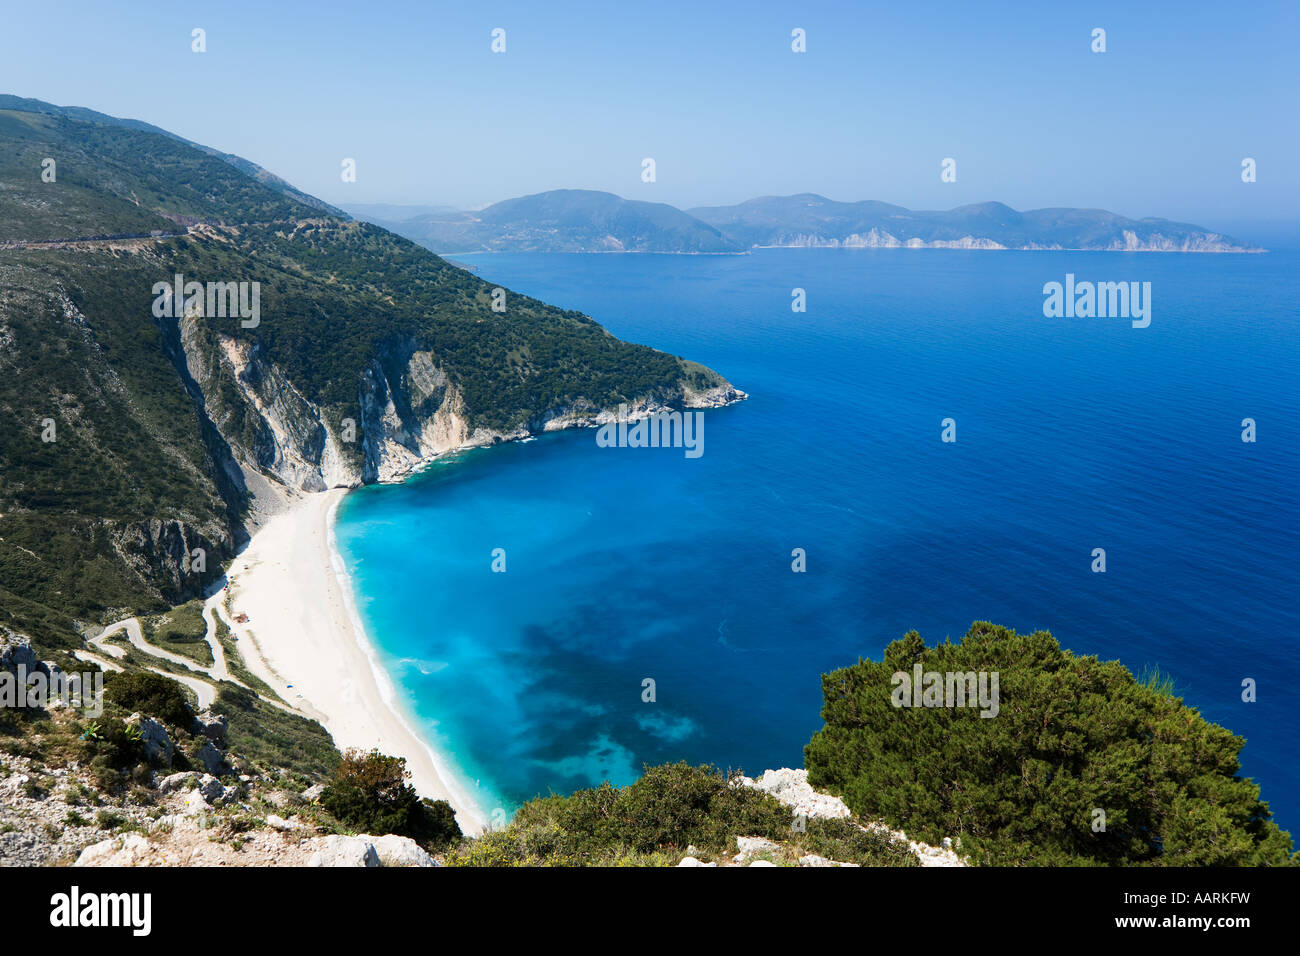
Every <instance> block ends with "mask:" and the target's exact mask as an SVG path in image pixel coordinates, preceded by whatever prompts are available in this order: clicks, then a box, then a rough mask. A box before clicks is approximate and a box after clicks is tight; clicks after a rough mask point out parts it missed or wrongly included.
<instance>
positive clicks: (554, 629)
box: [335, 249, 1300, 833]
mask: <svg viewBox="0 0 1300 956" xmlns="http://www.w3.org/2000/svg"><path fill="white" fill-rule="evenodd" d="M459 259H460V261H464V262H466V263H468V264H469V265H472V266H473V267H474V268H475V269H476V271H477V273H478V274H479V275H480V276H481V277H483V278H484V279H486V280H488V281H490V282H492V283H494V284H500V285H502V286H504V287H506V288H509V289H511V290H514V291H516V292H519V293H524V294H527V295H531V296H534V297H536V298H538V299H541V300H543V301H546V302H548V303H552V304H554V305H557V306H561V307H564V308H569V309H578V310H581V311H583V312H585V313H587V314H588V315H591V316H592V317H594V318H595V319H596V320H597V321H599V322H600V323H602V324H603V325H604V326H605V327H606V328H607V329H609V330H610V331H611V332H612V333H613V334H615V335H617V336H618V337H620V338H622V339H625V340H628V341H632V342H638V343H642V344H645V345H650V346H653V347H654V348H657V349H661V350H664V351H667V352H670V353H673V354H677V355H681V356H685V357H687V358H690V359H694V360H696V361H699V362H702V363H704V364H706V365H708V366H710V367H711V368H714V369H716V370H717V371H718V372H720V373H721V374H722V375H724V376H726V377H727V378H728V379H729V380H730V381H731V382H733V383H734V384H735V385H736V386H737V387H738V388H740V389H743V390H744V391H746V392H747V393H749V396H750V397H749V399H748V400H747V401H744V402H741V403H738V404H735V405H732V406H729V407H726V408H720V409H715V410H709V411H706V412H704V413H703V419H702V421H703V425H702V428H703V431H702V436H703V443H702V445H701V446H700V447H701V448H702V454H699V455H698V456H696V457H692V456H688V455H687V454H686V453H685V450H684V449H682V448H671V447H670V448H638V447H601V445H600V444H598V442H597V440H596V438H597V432H596V430H595V429H576V430H571V431H566V432H558V433H552V434H547V435H543V436H540V437H538V438H536V439H535V440H529V441H525V442H515V443H509V444H503V445H498V446H495V447H491V448H485V449H477V450H472V451H467V452H462V453H459V454H456V455H452V456H448V457H446V458H444V459H440V460H438V461H436V462H434V463H432V464H431V465H430V466H429V467H428V468H426V469H425V470H424V471H422V472H421V473H419V474H418V475H416V476H414V477H412V478H410V479H409V480H407V481H406V482H405V483H403V484H400V485H391V486H371V487H365V488H362V489H359V490H357V491H355V492H354V493H352V494H350V495H348V496H347V497H346V499H345V500H344V502H343V504H342V506H341V507H340V508H339V509H338V512H337V518H336V521H337V524H336V528H335V531H336V538H337V542H338V547H339V551H340V554H341V556H342V558H343V560H344V563H345V565H346V567H347V569H348V571H349V574H350V577H351V581H352V586H353V588H354V590H355V594H356V599H357V604H358V610H359V613H360V615H361V618H362V620H363V622H364V625H365V627H366V629H367V631H368V633H369V636H370V639H371V641H372V642H373V643H374V644H375V645H376V648H377V650H378V653H379V656H380V658H381V661H382V664H383V666H384V667H386V668H387V669H388V671H389V673H390V675H391V676H392V678H393V680H394V683H395V684H396V686H397V687H398V691H399V695H400V696H401V698H402V700H401V703H402V705H403V706H404V707H405V708H406V709H407V711H408V713H409V715H410V717H411V718H413V720H414V721H415V724H416V726H417V727H418V728H419V729H420V730H421V731H422V732H423V733H424V734H425V735H426V737H427V739H428V741H429V742H430V743H431V745H432V746H434V747H435V748H436V749H437V750H439V751H440V752H441V753H442V754H443V755H445V756H446V758H447V760H448V762H449V763H450V764H451V765H452V766H453V767H454V768H455V772H456V773H457V774H459V775H460V777H461V778H462V782H463V784H464V786H465V787H466V789H467V790H468V791H469V792H470V793H471V794H472V795H474V798H475V799H476V801H477V802H478V804H479V807H480V808H481V809H482V810H483V811H484V813H485V814H491V815H493V817H494V818H495V819H497V820H501V819H504V818H506V817H508V816H509V814H510V813H511V812H512V811H513V810H514V809H515V808H516V807H517V806H518V805H519V804H520V803H521V802H523V801H525V800H528V799H530V798H532V797H534V796H536V795H538V794H543V795H544V794H548V793H552V792H554V793H568V792H571V791H573V790H575V789H578V788H582V787H590V786H595V785H598V784H599V783H600V782H601V781H604V780H608V781H610V782H611V783H613V784H615V785H622V784H627V783H629V782H631V781H632V780H634V779H635V778H636V777H637V776H639V774H640V772H641V770H642V767H643V766H644V765H653V764H659V763H663V762H667V761H677V760H687V761H690V762H692V763H709V764H713V765H715V766H717V767H719V768H722V769H739V770H742V771H744V772H745V773H747V774H750V775H754V774H757V773H761V772H762V771H763V770H765V769H767V768H776V767H786V766H791V767H798V766H802V765H803V747H804V745H805V744H806V743H807V742H808V739H809V737H810V736H811V735H812V734H813V733H814V732H815V731H816V730H818V729H819V727H820V726H821V724H822V721H821V718H820V706H821V675H822V674H824V673H826V672H828V671H830V670H832V669H834V668H837V667H843V666H846V665H849V664H853V663H855V662H856V661H858V660H859V658H873V659H877V660H878V659H880V655H881V652H882V650H883V649H884V647H885V646H886V645H887V644H889V643H890V642H891V641H893V640H897V639H898V638H900V637H902V636H903V635H904V634H905V633H906V632H908V631H909V630H913V629H915V630H917V631H919V632H920V634H921V636H922V637H923V638H924V639H925V641H926V642H927V643H928V644H933V643H935V642H938V641H942V640H944V639H945V638H949V637H951V638H952V639H953V640H954V641H955V640H958V639H960V637H961V636H962V635H963V634H964V633H965V632H966V631H967V629H968V628H969V626H970V625H971V623H972V622H974V621H985V620H987V621H993V622H995V623H998V624H1002V625H1005V626H1007V627H1011V628H1014V629H1016V630H1018V631H1027V630H1035V629H1045V630H1049V631H1051V633H1052V634H1053V635H1054V636H1055V637H1056V638H1057V640H1059V641H1060V643H1061V644H1062V646H1064V647H1066V648H1068V649H1070V650H1072V651H1074V652H1075V653H1077V654H1094V655H1097V656H1098V657H1100V658H1102V659H1103V660H1111V659H1118V660H1120V661H1121V662H1123V663H1124V664H1125V665H1126V666H1128V667H1129V668H1130V669H1131V670H1132V671H1134V672H1135V673H1137V674H1145V673H1148V672H1150V671H1151V670H1152V669H1158V670H1159V672H1160V673H1161V674H1164V675H1166V676H1168V677H1169V678H1171V679H1172V680H1173V682H1174V688H1175V691H1176V693H1177V694H1179V695H1180V696H1181V697H1183V699H1184V700H1185V701H1186V702H1187V704H1189V705H1190V706H1193V707H1195V708H1197V709H1198V710H1199V711H1200V712H1201V713H1202V714H1203V715H1204V716H1205V717H1206V718H1207V719H1209V720H1211V721H1214V722H1216V723H1219V724H1221V725H1223V726H1225V727H1227V728H1229V729H1230V730H1232V731H1233V732H1234V733H1236V734H1239V735H1240V736H1242V737H1243V738H1245V740H1246V744H1245V747H1244V750H1243V751H1242V756H1241V760H1242V770H1241V772H1242V774H1243V775H1245V776H1249V777H1252V778H1253V779H1254V780H1255V781H1256V782H1257V783H1259V784H1260V786H1261V787H1262V795H1263V798H1264V799H1265V800H1266V801H1268V802H1269V804H1270V805H1271V807H1272V809H1273V812H1274V814H1275V818H1276V819H1277V821H1278V822H1279V824H1280V825H1281V826H1282V827H1283V828H1284V829H1292V831H1293V832H1296V833H1300V830H1297V828H1300V765H1298V762H1297V760H1296V759H1295V757H1296V741H1297V739H1298V738H1300V707H1298V706H1297V703H1298V696H1300V695H1298V693H1297V691H1298V689H1300V640H1298V635H1300V608H1298V604H1300V601H1298V595H1300V504H1298V503H1297V487H1298V484H1297V474H1298V472H1300V373H1298V371H1297V369H1300V361H1298V360H1300V334H1298V332H1300V325H1298V323H1300V252H1297V251H1295V250H1291V251H1280V252H1269V253H1265V254H1256V255H1225V254H1219V255H1215V254H1168V253H1086V252H1056V251H1034V252H1014V251H956V250H928V249H760V250H755V251H754V252H752V253H751V254H748V255H739V256H688V255H599V254H593V255H581V254H554V255H551V254H496V255H489V254H484V255H477V256H466V257H459ZM1067 276H1073V277H1074V279H1073V280H1072V281H1074V282H1075V283H1083V282H1137V283H1139V287H1140V288H1142V287H1143V286H1142V285H1141V284H1142V283H1150V287H1149V288H1150V302H1149V305H1150V313H1149V318H1150V322H1149V325H1146V326H1145V327H1135V325H1134V321H1133V320H1131V319H1130V318H1127V317H1106V318H1100V317H1068V318H1067V317H1049V316H1047V315H1045V314H1044V313H1045V310H1044V301H1045V299H1046V298H1047V296H1046V295H1045V293H1044V287H1045V286H1046V285H1047V284H1048V283H1051V282H1057V283H1062V284H1063V285H1064V284H1065V283H1066V282H1067V278H1066V277H1067ZM798 290H802V294H800V292H799V291H798ZM800 304H802V306H803V310H802V311H799V310H798V306H799V305H800ZM1139 324H1140V323H1139ZM1247 419H1249V420H1251V421H1252V422H1253V431H1254V434H1253V437H1254V440H1253V441H1243V433H1246V432H1247V430H1248V428H1249V427H1250V426H1249V425H1248V424H1246V420H1247ZM945 437H946V438H949V439H952V440H948V441H945V440H944V439H945ZM1097 549H1101V550H1103V551H1104V558H1105V570H1104V572H1103V571H1099V570H1095V569H1096V568H1097V567H1098V562H1097ZM800 563H802V566H803V570H795V568H796V567H797V566H798V565H799V564H800ZM1246 698H1253V699H1246Z"/></svg>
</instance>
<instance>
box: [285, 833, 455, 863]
mask: <svg viewBox="0 0 1300 956" xmlns="http://www.w3.org/2000/svg"><path fill="white" fill-rule="evenodd" d="M309 843H310V846H311V847H312V855H311V858H310V859H309V860H308V861H307V865H308V866H352V867H359V866H437V865H438V863H437V861H435V860H434V858H433V857H431V856H430V855H429V854H428V853H426V852H425V851H424V850H422V849H421V848H420V846H419V844H417V843H416V842H415V841H414V840H412V839H409V838H408V837H401V836H393V835H391V834H390V835H388V836H381V837H373V836H364V835H363V836H339V835H337V834H336V835H333V836H326V837H317V838H315V839H313V840H311V841H309Z"/></svg>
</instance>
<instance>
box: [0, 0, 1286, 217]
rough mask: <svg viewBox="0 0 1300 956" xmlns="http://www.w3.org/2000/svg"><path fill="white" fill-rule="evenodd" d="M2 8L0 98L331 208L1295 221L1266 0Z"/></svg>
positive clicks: (1277, 30) (1282, 91)
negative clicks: (241, 171) (171, 139)
mask: <svg viewBox="0 0 1300 956" xmlns="http://www.w3.org/2000/svg"><path fill="white" fill-rule="evenodd" d="M4 7H5V9H4V10H3V13H2V15H0V92H8V93H14V94H17V95H20V96H30V97H35V98H37V99H42V100H46V101H49V102H53V103H57V104H59V105H75V106H85V107H89V108H91V109H96V110H100V111H102V112H105V113H109V114H112V115H114V116H125V117H132V118H135V119H142V120H145V121H147V122H150V123H153V124H155V125H157V126H161V127H163V128H164V129H168V130H170V131H172V132H174V133H177V134H179V135H181V136H184V137H186V138H188V139H192V140H194V141H196V142H199V143H203V144H205V145H209V146H213V147H216V148H218V149H221V150H223V151H227V152H233V153H236V154H238V155H240V156H244V157H246V158H248V159H251V160H253V161H254V162H257V163H259V164H261V165H262V166H265V167H266V168H267V169H269V170H271V171H272V172H274V173H277V174H278V175H280V176H282V177H284V178H285V179H287V180H289V181H290V182H291V183H293V184H294V185H296V186H298V187H299V188H301V189H304V190H306V191H307V192H309V193H312V194H314V195H317V196H319V197H321V198H323V199H326V200H328V201H330V202H333V203H336V204H340V205H344V206H347V205H349V204H355V203H377V202H386V203H401V204H431V205H453V206H457V207H461V208H475V207H479V206H483V205H486V204H488V203H492V202H496V201H498V200H501V199H507V198H510V197H513V196H518V195H524V194H527V193H534V192H540V191H543V190H547V189H558V188H584V189H602V190H608V191H610V192H614V193H617V194H618V195H621V196H624V197H627V198H630V199H646V200H651V201H657V202H667V203H671V204H673V205H676V206H679V207H682V208H689V207H691V206H696V205H722V204H728V203H734V202H740V201H743V200H745V199H749V198H752V197H754V196H759V195H784V194H790V193H797V192H817V193H821V194H823V195H826V196H829V197H831V198H833V199H839V200H846V201H849V200H859V199H879V200H884V201H887V202H893V203H898V204H900V205H903V206H908V207H911V208H924V209H948V208H952V207H954V206H958V205H962V204H964V203H970V202H983V201H986V200H999V201H1002V202H1005V203H1008V204H1009V205H1011V206H1014V207H1015V208H1017V209H1027V208H1039V207H1044V206H1081V207H1100V208H1105V209H1110V210H1112V211H1114V212H1118V213H1121V214H1123V215H1127V216H1132V217H1135V218H1141V217H1145V216H1159V217H1164V218H1169V219H1176V220H1181V221H1187V222H1194V223H1197V224H1200V225H1206V226H1209V227H1211V228H1219V229H1222V230H1227V229H1228V227H1229V226H1232V225H1235V224H1238V223H1252V222H1274V223H1278V222H1292V223H1294V222H1300V186H1298V185H1297V180H1296V177H1295V172H1294V171H1292V172H1291V173H1288V172H1287V171H1286V170H1287V166H1288V164H1289V163H1294V162H1295V161H1296V158H1297V157H1300V122H1298V120H1300V111H1298V110H1297V104H1298V102H1300V99H1298V97H1297V94H1298V93H1300V68H1298V67H1297V59H1298V57H1297V51H1296V43H1297V40H1300V3H1296V2H1293V0H1286V2H1259V3H1251V4H1246V5H1234V4H1226V3H1196V2H1154V3H1142V4H1138V3H1133V2H1131V0H1130V2H1123V3H1087V4H1085V3H1071V2H1026V3H988V4H985V3H969V2H950V3H945V2H932V3H927V2H923V0H915V2H906V3H901V2H900V3H892V4H883V3H866V2H856V3H855V2H845V3H834V2H811V0H799V2H766V0H750V2H714V3H701V2H699V0H696V2H680V3H679V2H675V0H655V2H653V3H635V2H626V0H625V2H608V0H604V2H591V3H579V2H565V0H547V2H545V3H537V2H532V3H492V2H476V3H472V4H464V3H441V2H418V0H403V2H398V0H395V2H383V0H373V2H368V3H358V2H339V0H316V2H312V3H299V2H276V3H266V2H257V3H246V2H242V0H234V2H220V3H202V2H199V3H194V2H184V3H182V2H175V0H171V2H152V0H131V2H126V3H105V2H102V0H85V2H58V0H52V2H49V3H44V4H38V3H19V2H15V0H6V2H5V4H4ZM195 28H202V29H203V30H204V31H206V47H207V49H206V52H204V53H195V52H193V51H192V49H191V47H192V42H193V41H192V31H193V30H194V29H195ZM498 28H499V29H502V30H504V31H505V52H504V53H494V52H493V51H492V49H491V46H492V31H493V30H494V29H498ZM796 28H799V29H802V30H804V31H805V35H806V48H807V49H806V52H803V53H795V52H793V51H792V49H791V43H792V40H791V31H792V30H794V29H796ZM1096 28H1101V29H1104V30H1105V31H1106V51H1105V52H1104V53H1097V52H1093V50H1092V45H1093V30H1094V29H1096ZM647 157H649V158H653V159H654V160H655V173H656V176H655V181H654V182H652V183H647V182H643V181H642V175H641V172H642V161H643V159H645V158H647ZM1248 157H1249V158H1252V159H1254V160H1255V162H1256V177H1257V179H1256V182H1254V183H1243V182H1242V179H1241V164H1242V161H1243V159H1245V158H1248ZM947 158H951V159H954V160H955V161H956V165H955V169H956V181H955V182H942V181H941V176H940V173H941V164H942V161H943V160H944V159H947ZM344 159H353V160H355V163H356V181H355V182H346V183H345V182H343V181H342V179H341V175H340V174H341V169H342V162H343V160H344Z"/></svg>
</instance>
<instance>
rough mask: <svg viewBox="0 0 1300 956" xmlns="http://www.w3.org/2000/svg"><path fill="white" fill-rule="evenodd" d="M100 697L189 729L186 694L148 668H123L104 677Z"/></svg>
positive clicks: (175, 683)
mask: <svg viewBox="0 0 1300 956" xmlns="http://www.w3.org/2000/svg"><path fill="white" fill-rule="evenodd" d="M104 697H105V698H107V699H108V700H109V701H111V702H112V703H114V704H117V705H118V706H119V707H121V708H123V709H125V710H128V711H139V712H140V713H142V714H144V715H145V716H146V717H156V718H157V719H159V720H161V721H162V722H163V723H166V724H170V725H171V726H173V727H181V728H184V729H186V730H188V729H189V726H190V723H191V721H192V720H193V711H192V710H191V709H190V702H189V698H188V697H186V695H185V689H184V688H183V687H181V685H180V684H178V683H177V682H176V681H174V680H171V679H170V678H167V677H163V676H162V675H160V674H154V673H151V672H149V671H125V672H115V673H112V674H108V675H106V676H105V678H104Z"/></svg>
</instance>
